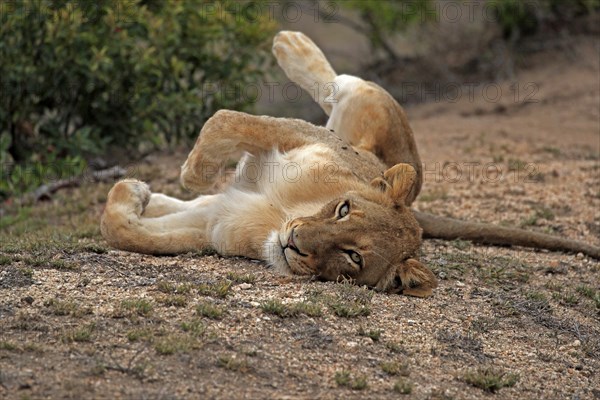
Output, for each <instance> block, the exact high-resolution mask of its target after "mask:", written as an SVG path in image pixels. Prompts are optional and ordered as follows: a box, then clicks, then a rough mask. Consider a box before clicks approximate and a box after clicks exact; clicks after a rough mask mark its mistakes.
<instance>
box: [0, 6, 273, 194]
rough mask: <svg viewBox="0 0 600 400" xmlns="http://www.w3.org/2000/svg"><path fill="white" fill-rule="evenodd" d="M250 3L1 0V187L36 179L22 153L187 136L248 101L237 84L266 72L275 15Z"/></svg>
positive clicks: (35, 157) (45, 159) (69, 152)
mask: <svg viewBox="0 0 600 400" xmlns="http://www.w3.org/2000/svg"><path fill="white" fill-rule="evenodd" d="M242 4H244V3H242ZM239 6H240V2H236V1H221V2H215V1H212V0H211V1H210V2H208V1H176V2H167V1H157V0H145V1H142V0H135V1H134V0H98V1H93V2H92V1H90V2H88V1H77V2H72V1H66V0H55V1H49V2H45V1H42V2H40V1H33V0H32V1H13V0H11V1H8V0H0V89H1V96H0V163H2V169H1V170H0V172H1V173H2V181H1V182H2V184H1V185H2V186H0V198H1V197H2V195H3V194H2V192H4V197H6V195H7V193H10V192H11V191H15V190H17V189H18V188H19V187H20V186H23V185H25V186H27V185H26V184H24V183H23V182H15V181H14V179H20V178H19V177H16V178H14V177H13V175H14V172H15V170H14V168H15V167H14V165H18V164H24V163H27V164H29V165H47V164H48V163H55V162H57V160H58V161H60V162H64V161H65V160H68V161H69V162H70V163H75V164H77V163H79V162H80V161H81V159H82V158H85V157H87V156H89V155H92V154H94V153H99V152H102V151H104V150H105V149H106V148H107V147H109V146H119V147H122V148H127V149H131V150H140V143H142V144H144V145H145V146H146V148H148V146H159V145H163V144H171V143H176V142H178V141H180V140H182V139H185V138H191V137H194V136H195V135H197V134H198V131H199V129H200V128H201V126H202V124H203V123H204V121H205V120H206V119H207V118H208V117H210V116H211V115H212V114H213V113H214V112H215V111H216V110H218V109H220V108H230V109H244V108H246V107H247V106H249V105H250V104H249V103H250V101H251V99H249V98H248V96H240V95H239V93H237V94H236V93H235V89H236V88H237V89H238V90H239V88H243V87H244V85H245V84H247V83H250V82H256V80H257V78H258V77H259V76H261V74H262V72H263V71H264V69H265V63H266V60H267V59H268V58H267V55H268V52H267V49H268V46H269V43H270V39H271V37H272V35H273V30H274V25H273V23H272V22H271V21H268V20H266V18H267V17H268V15H264V16H258V17H257V18H255V19H249V18H245V17H244V15H243V14H241V13H239V10H240V8H239ZM215 10H216V11H215ZM223 88H226V89H227V90H225V89H223ZM7 166H8V167H7ZM33 169H35V168H33ZM11 177H12V178H11Z"/></svg>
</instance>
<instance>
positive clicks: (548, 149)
mask: <svg viewBox="0 0 600 400" xmlns="http://www.w3.org/2000/svg"><path fill="white" fill-rule="evenodd" d="M542 151H545V152H546V153H550V154H552V155H553V156H559V155H560V149H559V148H557V147H552V146H544V147H542Z"/></svg>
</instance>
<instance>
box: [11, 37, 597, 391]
mask: <svg viewBox="0 0 600 400" xmlns="http://www.w3.org/2000/svg"><path fill="white" fill-rule="evenodd" d="M532 63H533V66H532V67H531V68H530V69H528V70H525V71H523V72H521V73H520V74H519V75H518V79H517V81H516V82H506V83H503V84H502V85H500V86H498V87H495V86H493V87H488V89H487V90H488V91H487V93H486V95H485V96H487V98H486V97H485V96H484V95H482V94H481V93H477V90H475V89H474V93H473V98H472V100H471V99H470V98H469V96H468V92H464V93H463V96H462V97H461V99H460V101H457V102H450V101H449V97H448V96H450V97H453V96H451V95H450V94H448V93H447V92H446V91H444V89H441V91H440V97H441V99H440V101H439V102H434V103H430V104H426V105H422V106H418V107H415V108H411V109H409V110H407V111H408V114H409V118H410V120H411V123H412V127H413V129H414V131H415V133H416V136H417V141H418V145H419V148H420V151H421V155H422V158H423V161H424V163H425V166H426V171H427V174H426V185H425V186H424V191H423V192H422V195H421V197H420V199H419V200H418V202H417V203H416V208H418V209H420V210H427V211H430V212H434V213H438V214H442V215H449V216H453V217H458V218H466V219H473V220H479V221H486V222H490V223H496V224H504V225H509V226H521V227H524V228H525V229H534V230H539V231H543V232H548V233H552V234H556V235H561V236H566V237H570V238H574V239H580V240H584V241H587V242H589V243H593V244H596V245H600V211H599V210H600V164H599V163H600V81H599V79H600V78H599V77H600V65H599V57H598V42H597V41H595V42H594V41H588V42H585V41H584V42H583V43H582V44H581V45H580V46H579V47H578V48H577V49H576V50H574V51H573V52H572V53H570V54H552V55H546V56H544V55H540V56H537V59H535V60H533V61H532ZM511 85H513V86H512V88H511ZM514 85H516V86H514ZM482 86H483V85H480V86H478V87H479V88H481V87H482ZM516 87H518V88H519V93H518V95H517V94H516V90H515V88H516ZM498 88H500V89H501V93H502V94H501V95H500V97H499V98H498V100H497V101H492V100H490V99H493V98H494V97H495V96H496V95H495V94H494V93H496V92H495V90H497V89H498ZM528 96H529V97H528ZM527 98H528V100H530V101H527ZM184 157H185V155H184V154H183V153H176V154H166V155H157V156H152V158H151V159H150V160H149V162H152V163H154V165H152V166H151V165H144V166H142V167H140V169H139V171H138V172H139V174H140V177H141V178H143V179H146V180H149V181H150V182H151V183H152V185H153V189H154V190H157V191H166V192H168V193H170V194H175V195H185V194H184V193H183V192H182V191H181V189H180V188H179V187H178V185H177V175H178V169H177V168H178V166H179V165H180V164H181V162H182V161H183V158H184ZM107 190H108V186H107V185H101V186H100V187H99V188H94V187H92V186H85V187H82V188H80V189H72V190H66V191H63V192H60V194H59V195H58V196H57V197H56V198H55V199H54V200H53V201H52V202H50V203H49V204H44V205H41V206H39V207H36V209H35V210H34V211H31V213H32V214H31V215H29V216H28V217H26V218H24V219H23V220H22V221H21V222H19V223H15V224H14V225H9V226H8V227H7V228H5V229H4V230H3V231H2V232H1V235H2V236H1V239H2V247H0V398H3V399H4V398H5V399H28V398H32V399H38V398H49V399H50V398H52V399H56V398H72V399H81V398H94V399H116V398H127V399H146V398H147V399H183V398H190V399H192V398H205V399H208V398H222V399H226V398H227V399H228V398H247V399H266V398H274V399H286V398H288V399H296V398H298V399H314V398H325V399H335V398H341V397H344V398H361V399H362V398H366V399H376V398H377V399H379V398H398V397H406V398H415V399H480V398H497V399H593V398H600V389H599V388H600V378H599V376H598V373H597V371H598V370H600V359H599V357H600V323H599V322H600V278H599V274H600V265H599V263H598V262H597V261H596V260H592V259H589V258H587V257H584V256H582V255H575V254H561V253H552V252H546V251H533V250H528V249H513V248H493V247H485V246H479V245H473V244H470V243H466V242H461V241H456V242H451V243H448V242H442V241H436V240H428V241H426V243H425V245H424V249H423V257H422V258H423V260H424V261H425V262H426V263H427V264H428V265H429V266H430V267H431V268H432V269H433V270H434V271H435V273H436V274H437V275H438V276H439V277H440V287H439V288H438V289H437V290H436V292H435V294H434V296H433V297H432V298H430V299H426V300H423V299H415V298H408V297H401V296H390V295H385V294H379V293H373V292H371V291H367V290H365V289H361V288H356V287H352V286H349V285H344V284H336V283H322V282H314V281H310V280H307V279H305V278H293V279H291V278H290V279H282V278H278V277H275V276H273V275H272V274H271V273H270V272H269V271H268V270H266V269H265V268H264V266H262V265H261V264H259V263H255V262H251V261H248V260H244V259H231V258H230V259H225V258H221V257H219V256H217V255H202V254H188V255H181V256H177V257H151V256H144V255H137V254H130V253H126V252H121V251H115V250H112V249H109V248H107V246H106V243H105V242H104V241H103V240H102V239H101V237H100V236H99V234H98V229H97V225H96V221H97V220H98V218H99V215H100V213H101V211H102V207H103V202H104V201H105V196H106V191H107ZM187 196H189V195H187ZM74 205H79V206H74ZM65 210H66V211H65ZM81 221H84V222H85V223H86V224H89V226H91V228H89V229H87V230H86V229H83V230H82V229H81V226H82V225H81V224H82V223H84V222H81ZM47 225H49V226H50V227H49V228H48V226H47ZM48 229H50V230H48ZM47 232H55V234H54V233H53V234H50V235H48V233H47ZM65 232H66V233H65ZM36 235H37V236H36ZM41 235H44V236H41ZM53 235H56V236H53ZM270 300H277V301H278V302H280V303H281V304H283V305H282V306H280V307H282V309H283V311H280V314H281V315H277V314H273V313H272V312H273V309H274V308H276V307H275V306H274V305H273V303H269V301H270ZM296 303H302V304H303V305H304V306H305V307H307V308H305V309H303V310H304V311H303V312H298V311H297V312H296V313H294V312H292V311H291V310H293V305H294V304H296ZM274 304H275V305H280V304H279V303H274ZM309 306H310V307H309ZM340 306H346V307H349V306H352V307H354V308H352V310H359V312H358V314H360V315H358V316H354V317H352V316H351V315H349V314H350V312H348V311H347V310H346V311H344V310H341V311H340ZM307 310H308V311H307ZM366 314H368V315H366ZM483 371H492V374H491V375H492V378H491V380H495V381H496V382H500V386H502V385H503V384H504V385H505V386H506V387H501V388H499V389H498V390H497V392H496V393H495V394H491V393H490V392H488V391H485V390H484V389H482V388H481V387H480V386H482V385H483V383H482V382H483V377H482V373H483ZM473 382H475V384H473ZM478 385H479V387H478ZM402 392H410V394H406V395H403V394H402Z"/></svg>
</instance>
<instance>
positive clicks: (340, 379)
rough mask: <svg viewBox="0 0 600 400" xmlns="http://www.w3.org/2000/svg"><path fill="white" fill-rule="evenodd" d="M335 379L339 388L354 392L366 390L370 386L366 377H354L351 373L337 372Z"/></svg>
mask: <svg viewBox="0 0 600 400" xmlns="http://www.w3.org/2000/svg"><path fill="white" fill-rule="evenodd" d="M334 379H335V383H336V384H337V385H338V386H340V387H349V388H350V389H352V390H364V389H366V388H367V386H368V384H367V378H366V377H365V376H358V377H352V376H351V375H350V372H349V371H337V372H336V373H335V377H334Z"/></svg>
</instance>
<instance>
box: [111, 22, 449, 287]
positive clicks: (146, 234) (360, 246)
mask: <svg viewBox="0 0 600 400" xmlns="http://www.w3.org/2000/svg"><path fill="white" fill-rule="evenodd" d="M273 52H274V54H275V55H276V57H277V60H278V62H279V64H280V65H281V66H282V68H283V69H284V71H285V72H286V73H287V74H288V76H289V77H290V78H291V79H292V80H295V81H296V82H297V83H298V84H300V85H301V86H302V87H303V88H304V89H307V90H309V91H310V89H311V87H312V86H313V85H314V83H315V82H316V83H318V84H319V86H320V87H321V88H322V89H324V92H323V96H322V97H320V98H315V100H316V101H317V102H318V103H319V104H320V105H321V106H322V107H323V109H324V110H325V112H326V113H327V114H329V115H330V119H329V122H328V124H327V128H321V127H317V126H314V125H312V124H309V123H307V122H304V121H300V120H292V119H279V118H272V117H261V116H252V115H248V114H244V113H239V112H233V111H219V112H217V113H216V114H215V115H214V116H213V117H212V118H210V119H209V120H208V121H207V122H206V124H205V125H204V127H203V128H202V131H201V133H200V135H199V137H198V140H197V141H196V144H195V146H194V148H193V149H192V151H191V152H190V154H189V156H188V159H187V160H186V162H185V163H184V165H183V166H182V170H181V182H182V184H183V185H184V186H186V187H187V188H189V189H191V190H195V191H197V192H205V191H207V190H208V189H210V188H211V187H213V186H214V185H215V183H217V182H218V181H219V180H220V179H222V178H223V170H224V163H225V161H226V160H227V159H229V158H230V157H233V156H234V155H235V154H239V153H240V152H245V153H246V155H245V156H244V157H243V158H242V160H241V161H240V163H239V164H238V168H237V171H236V175H235V177H234V179H233V182H232V183H231V184H230V185H229V186H228V187H227V188H226V189H225V190H224V191H223V192H222V193H219V194H216V195H211V196H200V197H198V198H197V199H196V200H193V201H189V202H184V201H180V200H177V199H173V198H170V197H168V196H165V195H162V194H151V193H150V191H149V189H148V186H147V185H146V184H144V183H142V182H139V181H135V180H125V181H122V182H119V183H117V184H116V185H115V186H114V187H113V189H112V190H111V191H110V193H109V195H108V202H107V206H106V210H105V212H104V214H103V216H102V221H101V230H102V234H103V235H104V237H105V238H106V240H107V241H108V242H109V243H110V244H111V245H113V246H115V247H117V248H120V249H124V250H130V251H136V252H142V253H149V254H172V253H180V252H185V251H190V250H199V249H203V248H207V247H210V248H213V249H215V250H216V251H218V252H219V253H220V254H223V255H240V256H246V257H250V258H256V259H262V260H265V261H266V262H267V263H268V264H270V265H271V266H272V267H273V268H274V269H275V270H276V271H278V272H280V273H297V274H308V275H316V276H318V277H320V278H322V279H327V280H337V279H339V278H340V277H346V278H350V279H354V280H355V281H356V282H357V283H358V284H363V285H368V286H371V287H373V288H376V289H378V290H382V291H390V292H395V293H405V294H409V295H416V296H428V295H430V294H431V289H432V288H434V287H436V285H437V283H436V279H435V277H434V275H433V274H432V273H431V271H429V270H428V269H427V268H426V267H424V266H423V265H422V264H420V263H419V262H418V261H416V260H415V258H416V257H417V255H418V251H419V248H420V246H421V229H420V227H419V225H418V223H417V222H416V220H415V218H414V216H413V214H412V212H411V211H410V209H409V208H408V206H409V205H410V204H411V203H412V201H413V200H414V198H415V197H416V195H417V194H418V192H419V190H420V187H421V181H422V176H421V169H420V168H421V166H420V159H419V156H418V153H417V151H416V146H415V142H414V138H413V135H412V132H411V130H410V128H409V127H408V123H407V122H406V117H405V116H404V114H403V112H402V110H401V108H400V106H399V105H398V104H397V103H396V102H395V101H394V100H393V99H392V98H391V97H390V96H389V95H388V94H387V93H386V92H385V91H384V90H383V89H381V88H380V87H378V86H376V85H374V84H371V83H368V82H365V81H363V80H361V79H359V78H355V77H350V76H347V75H341V76H336V74H335V72H334V71H333V69H332V68H331V66H330V65H329V63H328V62H327V60H326V59H325V57H324V56H323V53H322V52H321V51H320V50H319V49H318V47H316V46H315V45H314V43H313V42H312V41H311V40H310V39H309V38H307V37H306V36H304V35H303V34H301V33H296V32H281V33H279V34H278V35H277V36H276V38H275V40H274V45H273ZM394 164H397V165H394ZM388 166H391V168H388ZM341 207H342V208H344V210H343V212H346V210H347V215H344V216H343V217H342V216H341V215H340V212H341V211H340V208H341ZM357 260H358V262H357Z"/></svg>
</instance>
